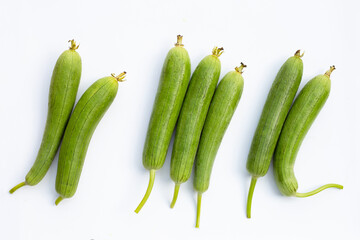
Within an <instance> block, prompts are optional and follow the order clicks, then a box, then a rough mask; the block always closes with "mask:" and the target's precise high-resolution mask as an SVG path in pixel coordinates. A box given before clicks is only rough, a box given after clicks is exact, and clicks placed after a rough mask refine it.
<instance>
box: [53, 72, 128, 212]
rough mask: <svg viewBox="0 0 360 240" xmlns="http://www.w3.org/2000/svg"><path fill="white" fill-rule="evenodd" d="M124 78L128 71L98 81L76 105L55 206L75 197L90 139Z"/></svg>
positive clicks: (65, 141)
mask: <svg viewBox="0 0 360 240" xmlns="http://www.w3.org/2000/svg"><path fill="white" fill-rule="evenodd" d="M124 78H125V72H123V73H121V74H120V75H119V76H117V77H115V75H114V74H112V76H111V77H104V78H101V79H99V80H97V81H96V82H95V83H93V84H92V85H91V86H90V87H89V88H88V89H87V90H86V91H85V93H84V94H83V95H82V96H81V98H80V100H79V102H78V103H77V104H76V106H75V109H74V112H73V114H72V115H71V117H70V120H69V124H68V125H67V127H66V130H65V134H64V139H63V142H62V145H61V148H60V154H59V163H58V170H57V175H56V191H57V192H58V193H59V195H60V196H59V198H58V199H57V200H56V202H55V204H56V205H58V204H59V202H60V201H62V200H63V199H64V198H70V197H72V196H73V195H74V194H75V192H76V189H77V186H78V183H79V180H80V175H81V170H82V167H83V165H84V160H85V156H86V152H87V149H88V146H89V143H90V140H91V137H92V135H93V133H94V131H95V129H96V126H97V125H98V123H99V122H100V120H101V118H102V117H103V116H104V114H105V113H106V111H107V109H108V108H109V107H110V105H111V103H112V102H113V101H114V98H115V97H116V93H117V91H118V82H122V81H124Z"/></svg>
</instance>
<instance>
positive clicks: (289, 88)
mask: <svg viewBox="0 0 360 240" xmlns="http://www.w3.org/2000/svg"><path fill="white" fill-rule="evenodd" d="M302 73H303V62H302V60H301V55H300V51H297V52H296V53H295V55H294V56H292V57H290V58H289V59H287V61H286V62H285V63H284V64H283V65H282V66H281V68H280V70H279V72H278V74H277V75H276V78H275V80H274V82H273V84H272V86H271V89H270V92H269V94H268V96H267V99H266V102H265V105H264V108H263V110H262V113H261V117H260V120H259V123H258V126H257V128H256V131H255V134H254V137H253V140H252V143H251V147H250V152H249V155H248V159H247V164H246V168H247V170H248V171H249V173H250V174H251V175H252V183H251V186H250V190H249V196H248V206H247V216H248V218H250V215H251V213H250V209H251V200H252V194H253V191H254V188H255V183H256V180H257V178H258V177H262V176H264V175H265V174H266V173H267V171H268V169H269V166H270V162H271V159H272V156H273V154H274V150H275V146H276V143H277V141H278V138H279V135H280V132H281V128H282V126H283V124H284V122H285V118H286V115H287V114H288V112H289V110H290V107H291V104H292V102H293V100H294V98H295V95H296V92H297V90H298V88H299V85H300V82H301V78H302Z"/></svg>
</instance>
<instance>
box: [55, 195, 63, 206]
mask: <svg viewBox="0 0 360 240" xmlns="http://www.w3.org/2000/svg"><path fill="white" fill-rule="evenodd" d="M62 200H64V198H63V197H62V196H59V197H58V198H57V199H56V200H55V205H56V206H57V205H59V203H60V202H61V201H62Z"/></svg>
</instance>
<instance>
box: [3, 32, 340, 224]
mask: <svg viewBox="0 0 360 240" xmlns="http://www.w3.org/2000/svg"><path fill="white" fill-rule="evenodd" d="M77 48H78V46H76V44H75V42H74V40H71V46H70V49H69V50H67V51H65V52H64V53H63V54H61V56H60V57H59V59H58V60H57V62H56V65H55V68H54V71H53V75H52V79H51V84H50V93H49V107H48V116H47V121H46V127H45V131H44V135H43V140H42V143H41V146H40V150H39V152H38V156H37V158H36V161H35V163H34V165H33V166H32V168H31V169H30V171H29V173H28V174H27V175H26V178H25V181H24V182H22V183H20V184H18V185H16V186H15V187H14V188H12V189H11V190H10V193H13V192H14V191H16V190H17V189H18V188H20V187H22V186H25V185H30V186H33V185H36V184H37V183H39V182H40V181H41V179H42V178H43V177H44V176H45V174H46V172H47V171H48V169H49V167H50V165H51V163H52V161H53V159H54V157H55V155H56V152H57V151H58V148H59V146H60V142H61V139H62V145H61V147H60V154H59V163H58V170H57V177H56V190H57V192H58V193H59V195H60V196H59V198H58V199H57V200H56V202H55V203H56V205H57V204H58V203H59V202H60V201H61V200H63V199H64V198H70V197H72V196H73V195H74V194H75V192H76V189H77V185H78V182H79V179H80V175H81V171H82V167H83V164H84V160H85V156H86V152H87V148H88V145H89V143H90V140H91V137H92V134H93V132H94V131H95V128H96V126H97V124H98V123H99V121H100V120H101V118H102V116H103V115H104V114H105V112H106V111H107V109H108V108H109V107H110V105H111V103H112V102H113V100H114V98H115V96H116V93H117V89H118V82H119V81H120V82H121V81H124V78H125V72H123V73H121V74H120V75H118V76H115V75H114V74H112V75H111V76H109V77H105V78H101V79H99V80H97V81H96V82H95V83H94V84H92V85H91V86H90V87H89V88H88V89H87V90H86V91H85V93H84V94H83V95H82V97H81V98H80V100H79V101H78V103H77V104H76V106H75V108H74V111H73V112H72V109H73V106H74V104H75V99H76V94H77V91H78V86H79V82H80V76H81V59H80V56H79V54H78V53H77V52H76V51H75V50H76V49H77ZM222 53H223V49H222V48H217V47H215V48H214V49H213V51H212V54H211V55H209V56H206V57H205V58H203V59H202V60H201V62H200V63H199V64H198V66H197V67H196V69H195V71H194V73H193V74H192V76H191V79H190V75H191V64H190V58H189V55H188V52H187V51H186V49H185V48H184V45H183V44H182V36H180V35H178V36H177V43H176V44H175V47H173V48H172V49H171V50H170V51H169V52H168V54H167V57H166V59H165V62H164V65H163V68H162V72H161V77H160V82H159V86H158V90H157V94H156V98H155V102H154V105H153V110H152V114H151V118H150V122H149V126H148V132H147V135H146V140H145V145H144V151H143V165H144V167H145V168H146V169H148V170H149V171H150V180H149V184H148V188H147V190H146V193H145V195H144V197H143V199H142V200H141V202H140V204H139V205H138V207H137V208H136V210H135V212H136V213H138V212H139V211H140V210H141V208H142V207H143V206H144V204H145V203H146V201H147V199H148V197H149V195H150V193H151V190H152V188H153V185H154V180H155V172H156V170H158V169H160V168H161V167H162V166H163V165H164V162H165V158H166V154H167V151H168V147H169V144H170V140H171V136H172V134H173V132H174V129H175V126H176V132H175V141H174V146H173V151H172V155H171V166H170V176H171V179H172V180H173V181H174V182H175V188H174V195H173V200H172V202H171V205H170V207H171V208H173V207H174V205H175V203H176V200H177V197H178V193H179V189H180V185H181V183H184V182H186V181H187V180H188V179H189V178H190V175H191V171H192V168H193V165H194V162H195V177H194V188H195V190H196V191H197V194H198V197H197V218H196V227H199V221H200V208H201V197H202V194H203V193H204V192H205V191H206V190H207V189H208V187H209V182H210V175H211V170H212V166H213V163H214V160H215V157H216V153H217V151H218V149H219V146H220V143H221V141H222V138H223V136H224V134H225V132H226V129H227V127H228V125H229V123H230V121H231V118H232V116H233V114H234V112H235V110H236V107H237V105H238V103H239V101H240V98H241V95H242V91H243V86H244V79H243V77H242V71H243V68H244V67H246V66H245V65H244V64H243V63H241V65H240V66H239V67H236V68H235V70H234V71H231V72H229V73H227V74H226V75H225V76H224V77H223V79H222V80H221V81H220V83H219V84H218V81H219V76H220V70H221V63H220V60H219V57H220V55H221V54H222ZM301 57H302V55H301V54H300V51H297V52H296V53H295V55H294V56H292V57H290V58H289V59H288V60H287V61H286V62H285V63H284V64H283V65H282V67H281V68H280V70H279V72H278V74H277V76H276V78H275V80H274V82H273V85H272V87H271V89H270V92H269V94H268V97H267V100H266V103H265V105H264V108H263V111H262V114H261V117H260V121H259V124H258V127H257V129H256V131H255V135H254V138H253V141H252V144H251V149H250V153H249V156H248V161H247V169H248V171H249V172H250V174H251V175H252V180H251V184H250V190H249V196H248V203H247V216H248V217H249V218H250V216H251V202H252V196H253V192H254V188H255V184H256V181H257V179H258V178H259V177H262V176H264V175H265V174H266V173H267V171H268V169H269V166H270V162H271V160H272V159H274V174H275V179H276V183H277V185H278V187H279V189H280V191H281V192H282V193H283V194H284V195H286V196H297V197H307V196H311V195H314V194H316V193H318V192H320V191H322V190H324V189H326V188H329V187H335V188H339V189H342V188H343V187H342V186H341V185H338V184H327V185H324V186H322V187H320V188H318V189H316V190H314V191H311V192H309V193H298V192H297V187H298V185H297V181H296V178H295V176H294V171H293V166H294V163H295V158H296V155H297V152H298V150H299V148H300V145H301V142H302V140H303V139H304V137H305V135H306V133H307V131H308V130H309V128H310V126H311V124H312V123H313V121H314V120H315V118H316V116H317V114H318V113H319V112H320V110H321V108H322V107H323V105H324V104H325V102H326V100H327V98H328V96H329V93H330V85H331V82H330V74H331V72H332V71H333V70H334V69H335V67H334V66H332V67H331V68H330V70H328V71H327V72H326V73H325V74H324V75H318V76H316V77H314V78H313V79H311V80H310V81H309V82H308V83H307V84H306V85H305V86H304V88H303V89H302V90H301V92H300V93H299V95H298V96H297V98H296V99H295V101H294V98H295V95H296V92H297V90H298V88H299V85H300V81H301V78H302V73H303V63H302V60H301ZM293 101H294V102H293ZM71 112H72V113H71Z"/></svg>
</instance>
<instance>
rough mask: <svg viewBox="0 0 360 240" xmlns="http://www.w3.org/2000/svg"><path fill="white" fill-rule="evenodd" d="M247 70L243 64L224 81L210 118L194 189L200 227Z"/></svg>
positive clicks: (196, 169) (211, 108)
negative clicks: (203, 203)
mask: <svg viewBox="0 0 360 240" xmlns="http://www.w3.org/2000/svg"><path fill="white" fill-rule="evenodd" d="M244 67H246V66H245V65H244V64H243V63H241V66H240V67H236V68H235V71H231V72H229V73H227V74H226V75H225V77H224V78H223V79H222V80H221V81H220V83H219V86H218V87H217V88H216V91H215V94H214V97H213V99H212V101H211V105H210V108H209V112H208V114H207V116H206V120H205V124H204V129H203V130H202V134H201V139H200V144H199V149H198V152H197V155H196V162H195V178H194V188H195V190H196V191H197V193H198V203H197V216H196V227H199V224H200V208H201V196H202V194H203V193H204V192H205V191H206V190H207V189H208V188H209V183H210V175H211V170H212V167H213V164H214V160H215V157H216V153H217V151H218V149H219V147H220V143H221V140H222V139H223V137H224V134H225V131H226V129H227V127H228V125H229V123H230V120H231V118H232V116H233V114H234V112H235V110H236V107H237V105H238V103H239V101H240V98H241V94H242V91H243V88H244V79H243V77H242V69H243V68H244Z"/></svg>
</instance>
